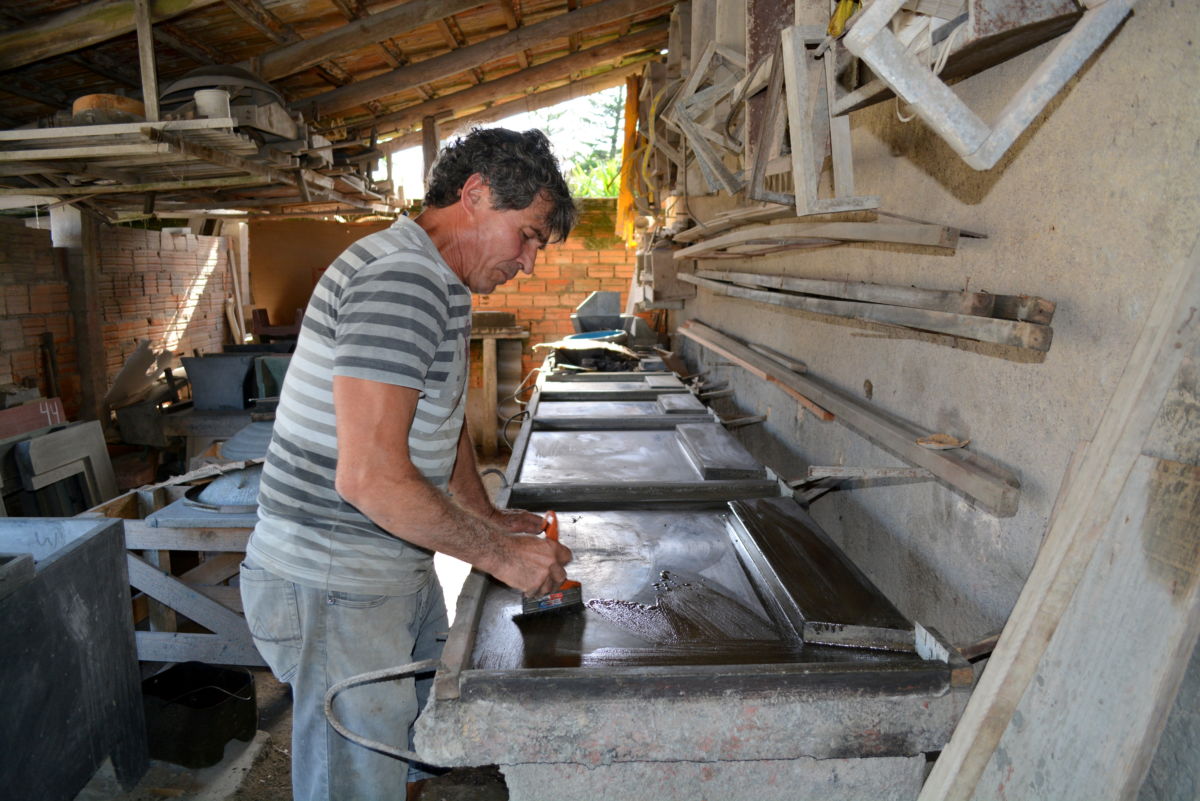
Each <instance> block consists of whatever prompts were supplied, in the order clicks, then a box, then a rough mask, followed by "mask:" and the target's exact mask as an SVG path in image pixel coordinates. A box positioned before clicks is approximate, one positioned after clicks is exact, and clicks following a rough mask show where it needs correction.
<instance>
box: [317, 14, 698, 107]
mask: <svg viewBox="0 0 1200 801" xmlns="http://www.w3.org/2000/svg"><path fill="white" fill-rule="evenodd" d="M674 2H676V0H668V2H666V3H662V2H653V4H652V5H650V6H647V3H646V0H603V1H602V2H600V3H596V4H595V5H591V6H588V7H586V8H582V9H580V10H578V11H571V12H568V13H566V14H560V15H558V16H557V17H551V18H550V19H548V20H546V21H544V22H539V23H536V24H534V25H526V26H524V27H522V28H518V29H517V30H515V31H510V32H509V33H506V34H502V35H500V36H497V37H494V38H492V39H488V40H486V41H483V42H478V43H476V44H473V45H468V46H467V47H463V48H460V49H458V50H455V51H453V52H451V53H446V54H444V55H441V56H435V57H433V58H430V59H426V60H425V61H421V62H418V63H416V64H411V65H409V66H407V67H403V68H401V69H398V70H393V71H392V72H389V73H386V74H384V75H378V76H375V77H374V78H367V79H366V80H362V81H358V82H357V83H354V84H351V85H350V86H344V87H342V88H341V89H334V90H332V91H329V92H324V93H322V94H318V95H313V96H310V97H306V98H303V99H301V100H298V101H296V102H295V103H293V105H294V106H296V107H308V106H310V105H312V104H316V106H317V107H318V108H319V109H320V112H321V114H322V115H328V114H335V113H337V112H339V111H345V110H347V109H351V108H354V107H355V106H359V105H362V103H363V102H364V101H366V100H374V99H379V98H383V97H387V96H390V95H395V94H399V93H400V92H403V91H406V90H408V89H411V88H413V87H415V86H419V85H421V84H425V83H429V82H431V81H436V80H441V79H442V78H449V77H451V76H453V75H457V74H459V73H461V72H465V71H467V70H469V69H471V68H472V67H477V66H480V65H482V64H486V63H487V62H489V61H494V60H496V59H499V58H504V57H506V56H511V55H513V54H514V53H517V52H518V51H521V50H525V49H528V48H530V47H536V46H538V45H540V44H543V43H544V42H546V41H549V40H553V39H558V38H561V37H564V36H567V35H569V34H570V33H572V32H575V31H582V30H585V29H587V28H592V27H595V26H597V25H604V24H606V23H609V22H615V21H617V20H620V19H623V18H625V17H629V16H633V15H635V14H640V13H644V12H646V11H649V10H652V9H654V8H665V7H667V6H670V5H673V4H674Z"/></svg>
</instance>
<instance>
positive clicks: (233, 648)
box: [79, 460, 266, 667]
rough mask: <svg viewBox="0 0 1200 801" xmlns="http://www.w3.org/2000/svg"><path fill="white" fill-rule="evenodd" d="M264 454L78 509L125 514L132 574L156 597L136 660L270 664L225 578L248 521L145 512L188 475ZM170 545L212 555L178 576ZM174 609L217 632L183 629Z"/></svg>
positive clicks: (237, 558)
mask: <svg viewBox="0 0 1200 801" xmlns="http://www.w3.org/2000/svg"><path fill="white" fill-rule="evenodd" d="M259 461H261V460H254V461H251V462H234V463H230V464H226V465H215V466H209V467H205V468H201V469H199V470H195V471H192V472H190V473H187V474H185V475H182V476H178V477H176V478H174V479H171V480H170V481H167V482H165V483H163V484H158V485H154V486H151V487H145V488H142V489H137V490H131V491H130V492H127V493H125V494H124V495H120V496H118V497H116V498H114V499H113V500H111V501H109V502H107V503H104V504H101V505H99V506H97V507H94V508H93V509H90V510H88V511H87V512H85V513H84V514H83V515H79V516H80V517H115V518H122V519H123V522H124V527H125V548H126V550H127V551H128V553H127V554H126V562H127V565H128V568H129V582H130V584H131V585H132V586H133V587H134V589H135V590H137V591H139V592H141V593H144V594H145V595H146V596H147V597H148V598H149V599H151V602H150V603H149V604H148V607H147V610H146V611H147V613H148V614H149V617H150V627H151V630H150V631H136V632H135V637H136V639H137V651H138V659H139V660H141V661H143V662H184V661H188V660H197V661H201V662H210V663H214V664H226V665H248V666H254V667H261V666H264V665H265V664H266V663H265V662H264V661H263V659H262V657H261V656H260V655H259V653H258V650H257V649H256V648H255V646H254V642H253V640H252V639H251V637H250V630H249V628H248V627H247V625H246V621H245V619H244V618H243V617H242V615H241V611H242V607H241V598H240V596H239V594H238V590H237V588H236V587H229V586H226V585H225V583H224V582H225V581H227V580H228V579H229V578H231V577H232V576H235V575H237V572H238V566H239V565H240V563H241V561H242V556H243V555H244V554H245V552H246V543H247V541H248V540H249V538H250V531H251V529H250V528H248V527H241V528H182V527H169V526H155V525H152V524H150V523H148V522H146V520H145V519H144V518H146V517H147V516H149V515H150V514H151V513H153V512H155V511H157V510H158V509H160V508H162V507H164V506H166V505H167V504H168V503H170V502H172V501H174V500H176V499H178V498H181V497H183V494H184V493H185V492H186V490H187V489H188V487H189V484H190V483H191V482H195V481H200V480H203V479H206V478H212V477H215V476H218V475H220V474H222V473H224V472H226V471H229V470H237V469H242V468H244V467H246V466H248V465H250V464H257V463H258V462H259ZM171 551H197V552H201V553H204V554H206V555H207V557H206V559H205V560H204V561H202V562H201V563H200V564H199V565H198V566H196V567H194V568H192V569H191V570H189V571H187V572H186V573H184V574H182V575H178V576H176V575H172V574H171V573H170V569H171V563H170V562H171V555H170V554H171ZM135 606H136V603H135ZM177 615H183V616H184V617H186V618H188V619H189V620H192V621H194V622H196V623H198V624H200V625H201V626H204V627H205V628H207V629H209V630H210V631H211V632H213V633H211V634H199V633H195V634H194V633H184V632H180V631H178V630H177V629H178V627H177V620H176V619H177Z"/></svg>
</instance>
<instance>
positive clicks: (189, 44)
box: [154, 23, 224, 66]
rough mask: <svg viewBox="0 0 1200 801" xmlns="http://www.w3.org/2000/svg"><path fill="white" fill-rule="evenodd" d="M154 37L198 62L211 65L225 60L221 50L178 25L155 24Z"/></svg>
mask: <svg viewBox="0 0 1200 801" xmlns="http://www.w3.org/2000/svg"><path fill="white" fill-rule="evenodd" d="M154 38H155V39H157V40H158V41H159V42H162V43H163V44H165V45H166V46H167V47H169V48H171V49H172V50H174V51H175V52H176V53H179V54H181V55H184V56H187V57H188V58H190V59H191V60H192V61H195V62H196V63H197V64H202V65H204V66H209V65H212V64H220V63H221V62H222V61H224V59H223V58H222V56H221V54H220V53H219V52H217V51H216V50H214V49H213V48H211V47H209V46H208V45H206V44H204V43H203V42H201V41H199V40H197V39H196V38H194V37H192V36H189V35H188V34H187V33H186V32H185V31H183V30H182V29H181V28H180V27H179V26H178V25H169V24H167V23H159V24H158V25H155V26H154Z"/></svg>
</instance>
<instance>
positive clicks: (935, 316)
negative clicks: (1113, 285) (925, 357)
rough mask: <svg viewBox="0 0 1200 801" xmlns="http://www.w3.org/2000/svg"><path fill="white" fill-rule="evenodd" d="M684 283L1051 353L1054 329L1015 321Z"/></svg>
mask: <svg viewBox="0 0 1200 801" xmlns="http://www.w3.org/2000/svg"><path fill="white" fill-rule="evenodd" d="M680 277H681V278H682V279H683V280H685V281H688V282H690V283H694V284H696V285H697V286H702V287H704V288H706V289H709V290H711V291H713V292H716V293H718V294H721V295H727V296H729V297H733V298H741V299H742V300H752V301H756V302H758V303H770V304H772V305H775V306H784V307H787V308H789V309H800V310H801V311H808V312H813V313H815V314H826V315H830V316H832V317H845V318H849V319H853V320H866V321H869V322H873V323H881V324H883V325H896V326H901V327H904V328H912V329H915V330H919V331H934V332H936V333H940V334H948V335H950V336H955V337H963V338H966V339H974V340H978V341H980V342H994V343H996V344H998V345H1008V346H1010V347H1015V348H1028V349H1030V350H1035V351H1041V352H1045V351H1048V350H1050V344H1051V342H1052V341H1053V336H1054V329H1052V328H1050V327H1049V326H1045V325H1039V324H1037V323H1026V322H1020V321H1016V320H997V319H995V318H992V317H985V316H981V315H975V314H959V313H956V312H947V311H935V310H931V309H920V308H911V307H908V306H893V305H890V304H886V303H864V302H859V301H853V300H835V299H833V298H822V297H812V296H807V295H791V294H787V293H784V292H775V291H772V290H765V289H749V288H747V287H744V286H738V285H737V284H731V283H726V282H724V281H713V280H710V279H708V278H702V277H700V276H699V275H683V276H680Z"/></svg>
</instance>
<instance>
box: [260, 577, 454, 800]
mask: <svg viewBox="0 0 1200 801" xmlns="http://www.w3.org/2000/svg"><path fill="white" fill-rule="evenodd" d="M241 593H242V604H243V606H244V607H245V611H246V622H247V623H248V624H249V626H250V633H251V635H252V636H253V637H254V644H255V645H256V646H257V647H258V651H259V653H260V654H262V657H263V659H264V660H266V662H267V664H268V665H269V666H270V668H271V671H272V672H273V673H274V674H275V676H276V678H278V679H279V680H280V681H284V682H288V683H289V684H291V685H292V793H293V797H294V798H295V800H296V801H385V799H387V800H390V799H395V798H401V799H402V798H404V786H405V783H406V782H408V781H416V780H417V779H421V778H425V777H426V776H428V775H429V774H428V773H426V772H425V771H424V770H422V769H421V766H418V765H412V766H411V767H410V765H409V764H408V763H406V762H404V761H402V760H399V759H395V758H393V757H390V756H386V755H384V754H379V753H377V752H375V751H371V750H369V749H367V748H363V747H362V746H360V745H357V744H355V743H353V742H351V741H350V740H347V739H346V738H344V737H342V736H341V735H340V734H338V733H337V732H336V731H335V730H334V729H333V727H332V726H330V725H329V724H328V722H327V721H326V720H325V711H324V702H325V692H326V690H328V689H329V687H331V686H332V685H334V684H336V683H337V682H339V681H342V680H343V679H346V678H349V677H350V676H354V675H357V674H359V673H366V672H368V671H372V670H380V669H383V668H387V667H393V666H396V665H403V664H406V663H408V662H415V661H418V660H421V659H433V658H436V657H438V656H440V655H441V651H442V640H443V639H444V637H445V632H446V630H447V628H448V625H447V621H446V605H445V603H444V602H443V600H442V589H441V585H439V583H438V580H437V577H436V576H435V575H433V574H432V573H431V574H430V581H429V582H428V583H427V584H426V586H425V587H424V588H422V589H421V590H419V591H417V592H415V593H413V594H411V595H405V596H389V595H355V594H353V593H345V592H336V591H331V590H320V589H314V588H312V587H306V586H304V585H303V584H296V583H294V582H291V581H287V580H286V579H282V578H279V577H278V576H276V575H274V574H273V573H270V572H268V571H266V570H264V569H262V568H260V567H258V566H256V565H255V564H254V563H252V562H250V561H246V562H243V563H242V567H241ZM431 684H432V678H429V677H427V678H423V679H420V680H418V681H415V682H414V680H413V679H412V678H406V679H397V680H393V681H386V682H378V683H375V684H368V685H363V686H360V687H354V688H351V689H349V690H346V691H345V692H344V693H342V694H341V695H339V696H338V697H337V700H336V701H335V704H334V709H335V711H336V712H337V714H338V717H339V719H340V720H341V721H342V722H343V723H345V724H346V726H347V727H348V728H349V729H350V730H351V731H353V732H355V733H357V734H361V735H363V736H365V737H368V738H370V739H372V740H377V741H379V742H384V743H389V744H393V745H397V746H399V747H401V748H404V747H407V748H412V724H413V722H414V721H415V720H416V718H417V714H418V713H419V712H420V710H421V708H422V707H423V706H424V705H425V701H426V699H427V698H428V696H429V687H430V685H431Z"/></svg>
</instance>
